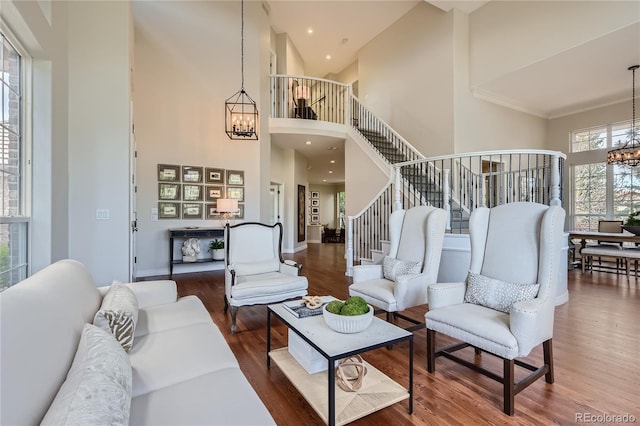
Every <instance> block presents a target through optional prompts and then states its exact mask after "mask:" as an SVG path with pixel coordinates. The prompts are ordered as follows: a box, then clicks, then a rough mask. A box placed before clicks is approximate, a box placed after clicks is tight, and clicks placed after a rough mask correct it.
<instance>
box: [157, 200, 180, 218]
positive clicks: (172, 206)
mask: <svg viewBox="0 0 640 426" xmlns="http://www.w3.org/2000/svg"><path fill="white" fill-rule="evenodd" d="M158 218H160V219H180V203H162V202H161V203H158Z"/></svg>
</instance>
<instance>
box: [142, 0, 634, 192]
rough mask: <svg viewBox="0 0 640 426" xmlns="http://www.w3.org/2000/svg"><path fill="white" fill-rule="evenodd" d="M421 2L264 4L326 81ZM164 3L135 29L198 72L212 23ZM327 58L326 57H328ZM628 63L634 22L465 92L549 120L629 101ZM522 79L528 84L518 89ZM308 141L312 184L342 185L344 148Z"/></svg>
mask: <svg viewBox="0 0 640 426" xmlns="http://www.w3.org/2000/svg"><path fill="white" fill-rule="evenodd" d="M420 1H423V0H393V1H389V0H387V1H384V0H382V1H375V0H353V1H347V0H342V1H318V0H297V1H285V0H269V1H268V2H267V3H266V4H265V7H266V8H267V9H268V10H269V19H270V21H271V23H272V27H273V29H274V31H275V32H276V33H282V32H284V33H287V35H288V36H289V38H290V39H291V40H292V42H293V44H294V45H295V46H296V48H297V50H298V53H299V54H300V55H301V56H302V58H303V60H304V64H305V73H306V74H307V75H309V76H315V77H325V76H326V75H327V74H331V73H339V72H341V71H342V70H344V69H345V67H347V66H349V65H350V64H352V63H353V62H354V61H355V60H356V59H357V52H358V51H359V50H360V49H361V48H362V47H363V46H364V45H366V44H367V43H368V42H370V41H371V40H372V39H374V38H375V37H376V36H378V35H379V34H380V33H381V32H382V31H384V30H385V29H386V28H388V27H389V26H390V25H391V24H393V23H394V22H395V21H397V20H398V19H399V18H400V17H402V16H403V15H404V14H406V13H408V12H409V11H410V10H411V9H412V8H413V7H415V6H416V5H417V4H418V3H419V2H420ZM168 3H171V2H160V1H159V2H149V1H146V0H138V1H134V19H135V23H136V26H137V28H139V29H142V28H149V27H151V26H152V27H153V28H154V31H155V33H156V36H157V37H161V41H162V42H163V43H165V44H167V45H171V46H173V49H174V50H175V53H176V56H177V57H179V58H181V61H182V62H183V63H188V64H193V67H194V68H197V64H198V63H199V61H203V60H205V59H206V56H203V55H202V51H203V49H206V47H203V46H202V45H201V44H198V43H200V40H204V39H209V38H208V36H207V37H198V35H197V34H196V33H197V32H198V31H212V30H211V26H210V25H209V22H208V21H207V20H206V19H203V22H202V23H201V24H202V28H193V27H189V28H181V27H180V22H181V21H180V19H177V18H176V16H175V10H176V9H175V8H172V9H170V10H169V8H168V6H166V5H167V4H168ZM184 3H186V4H196V3H198V2H194V3H191V2H188V1H185V2H184ZM429 3H430V4H432V5H433V6H435V7H438V8H440V9H442V10H443V11H449V10H450V9H451V8H452V7H455V8H457V9H461V10H463V11H464V12H466V13H473V11H474V10H476V9H478V8H481V7H483V6H484V5H485V4H486V3H488V2H487V1H483V0H478V1H456V0H453V1H448V0H446V1H440V0H432V1H429ZM141 5H144V7H141ZM194 7H195V6H194ZM309 28H312V29H313V33H312V34H309V33H308V29H309ZM212 37H213V36H212ZM328 54H329V55H331V59H326V55H328ZM630 58H632V59H631V60H630ZM633 58H635V59H633ZM630 61H631V62H630ZM634 63H640V23H636V24H633V25H630V26H628V27H626V28H623V29H619V30H617V31H614V32H611V33H609V34H607V35H606V36H603V37H600V38H597V39H594V40H589V41H587V42H585V43H583V44H580V45H577V46H575V47H573V48H572V49H568V50H565V51H563V52H561V53H559V54H557V55H555V56H552V57H548V58H545V59H543V60H541V61H539V62H537V63H533V64H529V65H527V66H524V67H522V68H520V69H517V70H515V71H512V72H508V73H506V74H504V75H501V76H499V77H496V78H493V79H491V80H490V81H485V82H481V83H480V84H477V85H476V86H475V87H472V88H471V90H472V91H473V93H474V94H475V95H476V96H477V97H480V98H482V99H486V100H489V101H491V102H496V103H499V104H503V105H506V106H508V107H511V108H515V109H518V110H521V111H524V112H527V113H531V114H535V115H537V116H540V117H544V118H554V117H558V116H562V115H566V114H571V113H575V112H579V111H584V110H587V109H590V108H595V107H598V106H603V105H607V104H611V103H615V102H621V101H623V100H628V99H630V97H631V93H630V87H631V77H630V75H629V72H628V71H627V67H628V66H630V65H633V64H634ZM576 64H588V66H577V65H576ZM206 69H208V68H206ZM523 81H526V82H527V84H522V82H523ZM585 88H588V90H585ZM307 139H309V138H307ZM275 142H276V143H278V144H280V145H282V146H288V145H291V141H290V140H289V139H288V138H278V140H276V141H275ZM311 142H312V144H311V147H309V146H307V145H305V148H304V149H303V150H300V151H301V152H303V154H304V155H305V156H307V155H308V158H309V162H310V167H311V168H310V169H309V180H310V182H311V183H322V179H328V180H327V183H331V182H340V181H343V180H344V172H343V169H344V168H340V167H339V165H338V163H337V162H336V163H328V161H330V159H329V158H328V157H327V154H326V152H325V151H328V149H327V148H328V147H330V146H336V147H337V148H338V150H343V149H344V147H343V146H341V145H343V144H342V143H336V141H335V140H332V139H327V138H313V139H312V140H311ZM308 150H311V151H316V150H318V152H316V153H315V154H314V155H312V154H310V153H308V152H306V151H308ZM334 151H335V150H334ZM319 153H322V155H319ZM330 154H331V153H330ZM333 154H336V153H335V152H334V153H333ZM316 158H317V160H316ZM327 164H330V165H331V166H332V167H333V164H335V168H334V169H333V170H332V171H333V173H331V176H330V177H328V170H325V169H326V168H327ZM321 171H322V174H321Z"/></svg>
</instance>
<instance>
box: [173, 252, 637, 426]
mask: <svg viewBox="0 0 640 426" xmlns="http://www.w3.org/2000/svg"><path fill="white" fill-rule="evenodd" d="M343 255H344V246H343V245H342V244H310V245H309V248H308V249H307V250H305V251H302V252H299V253H297V254H294V255H288V256H285V257H287V258H289V259H295V260H296V261H298V262H301V263H303V265H304V268H303V274H304V275H305V276H307V278H308V279H309V294H318V295H325V294H332V295H334V296H336V297H338V298H344V297H346V296H347V294H348V292H347V287H348V285H349V283H350V278H348V277H346V276H345V275H344V272H345V261H344V258H343ZM174 279H175V280H176V281H177V283H178V291H179V293H180V295H181V296H184V295H189V294H195V295H197V296H199V297H200V298H201V299H202V300H203V302H204V304H205V306H206V307H207V309H208V310H209V312H210V313H211V317H212V318H213V321H214V322H215V323H216V324H217V325H218V327H220V329H221V330H222V332H223V334H224V335H225V337H226V339H227V341H228V343H229V345H230V346H231V349H232V350H233V352H234V353H235V355H236V357H237V358H238V361H239V363H240V366H241V368H242V370H243V371H244V373H245V375H246V376H247V378H248V379H249V381H250V382H251V384H252V385H253V387H254V389H255V390H256V391H257V393H258V394H259V395H260V398H262V400H263V401H264V403H265V405H266V406H267V408H268V409H269V411H270V412H271V415H272V416H273V417H274V419H275V420H276V422H277V423H278V424H279V425H292V424H305V425H315V424H318V425H319V424H323V423H322V421H321V420H320V419H319V417H318V416H317V415H316V414H315V412H314V411H313V409H312V408H311V407H310V406H309V405H308V404H307V403H306V402H305V400H304V399H303V398H302V397H301V396H300V394H299V393H298V392H297V390H296V389H295V388H294V387H293V385H291V384H290V383H289V381H288V380H287V379H286V378H285V377H284V375H283V374H282V372H281V371H280V370H279V369H278V367H276V366H272V368H271V369H269V370H267V368H266V364H265V360H266V358H265V357H266V343H265V341H266V334H267V333H266V308H265V307H264V306H257V307H249V308H243V309H241V310H240V311H239V313H238V330H239V331H238V332H237V333H236V334H233V335H232V334H231V333H230V317H229V315H224V313H223V295H224V275H223V273H222V271H215V272H206V273H198V274H181V275H174ZM639 283H640V278H635V277H631V278H627V277H626V276H624V275H615V274H611V273H604V272H593V273H590V272H587V273H585V274H582V273H581V272H580V270H579V269H575V270H572V271H569V295H570V296H569V302H568V303H566V304H564V305H562V306H558V307H557V308H556V312H555V332H554V338H553V345H554V361H555V383H554V384H552V385H549V384H547V383H545V382H544V380H538V381H537V382H536V383H534V384H533V385H531V386H529V387H528V388H527V389H525V390H524V391H523V392H521V393H520V394H518V395H517V396H516V405H515V406H516V410H515V415H514V416H513V417H509V416H507V415H505V414H503V412H502V389H501V387H500V385H499V384H498V383H497V382H495V381H493V380H491V379H488V378H486V377H484V376H481V375H480V374H478V373H475V372H472V371H471V370H469V369H466V368H465V367H462V366H459V365H457V364H455V363H453V362H451V361H449V360H446V359H444V358H438V359H437V361H436V372H435V373H434V374H429V373H428V372H427V370H426V332H425V331H423V330H420V331H417V332H415V334H414V339H415V346H414V380H415V383H414V412H413V415H409V414H408V413H407V402H406V401H404V402H401V403H398V404H395V405H393V406H391V407H388V408H386V409H384V410H382V411H379V412H377V413H374V414H371V415H369V416H367V417H365V418H363V419H360V420H358V421H356V422H354V423H353V424H354V425H390V424H394V425H396V424H420V425H452V424H460V425H470V424H495V425H503V424H514V425H516V424H517V425H541V424H545V425H548V424H562V425H565V424H574V423H580V422H579V421H576V420H578V419H577V417H576V416H578V415H580V414H579V413H588V414H589V415H594V416H595V415H603V414H605V415H624V414H630V415H633V416H635V419H636V420H635V422H636V423H640V363H639V361H640V291H639V285H640V284H639ZM426 310H427V306H422V307H418V308H413V309H411V310H410V311H409V313H410V315H412V316H415V317H416V318H421V317H423V315H424V313H425V312H426ZM286 332H287V331H286V327H285V326H284V325H282V324H281V323H276V325H275V326H274V329H273V333H272V338H273V344H274V347H279V346H285V345H286V343H287V342H286V339H287V338H286ZM446 343H448V342H447V341H445V339H439V340H438V345H440V344H446ZM365 358H366V359H367V361H368V362H370V363H371V364H372V365H374V366H376V367H377V368H378V369H380V370H382V371H384V372H385V373H386V374H387V375H389V376H390V377H392V378H393V379H395V380H397V381H398V382H400V383H402V384H406V383H408V376H407V372H406V368H407V347H406V346H403V345H399V346H398V347H397V349H396V347H394V348H393V349H392V350H387V349H379V350H376V351H372V352H368V353H367V354H366V355H365ZM469 358H470V359H472V358H473V351H472V350H471V351H469ZM527 359H528V360H529V361H532V362H534V363H540V362H541V360H542V349H541V348H536V349H534V351H533V352H532V353H531V355H530V356H529V357H528V358H527ZM481 362H482V363H483V365H486V366H489V367H490V368H494V369H495V370H496V371H500V366H501V365H502V364H501V363H500V362H496V360H495V359H493V358H492V357H491V356H489V355H483V356H482V361H481ZM221 386H223V384H221ZM604 423H613V422H612V421H605V422H604Z"/></svg>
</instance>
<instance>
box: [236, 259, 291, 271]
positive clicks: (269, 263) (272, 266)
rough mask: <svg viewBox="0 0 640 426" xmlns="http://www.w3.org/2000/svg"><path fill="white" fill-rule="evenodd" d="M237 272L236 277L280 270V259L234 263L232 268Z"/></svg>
mask: <svg viewBox="0 0 640 426" xmlns="http://www.w3.org/2000/svg"><path fill="white" fill-rule="evenodd" d="M231 268H232V269H233V270H234V271H236V275H258V274H266V273H269V272H278V271H279V270H280V261H279V260H278V259H271V260H263V261H261V262H251V263H234V264H233V265H232V267H231Z"/></svg>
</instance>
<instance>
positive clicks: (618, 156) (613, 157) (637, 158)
mask: <svg viewBox="0 0 640 426" xmlns="http://www.w3.org/2000/svg"><path fill="white" fill-rule="evenodd" d="M638 68H640V65H632V66H630V67H629V68H628V70H629V71H631V73H632V89H631V105H632V115H631V138H630V139H629V141H627V143H625V144H624V145H623V146H622V147H621V148H616V149H612V150H611V151H609V152H608V153H607V164H621V165H627V166H634V167H635V166H637V165H638V164H640V140H638V134H637V130H636V70H637V69H638Z"/></svg>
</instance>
